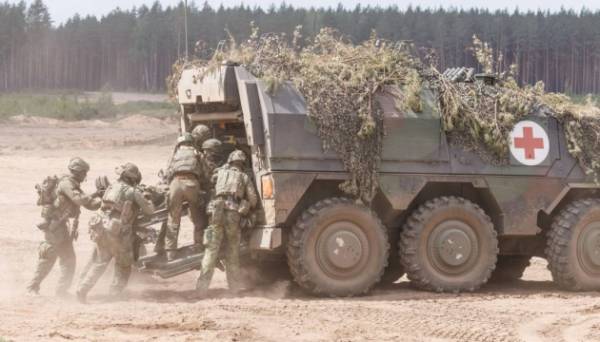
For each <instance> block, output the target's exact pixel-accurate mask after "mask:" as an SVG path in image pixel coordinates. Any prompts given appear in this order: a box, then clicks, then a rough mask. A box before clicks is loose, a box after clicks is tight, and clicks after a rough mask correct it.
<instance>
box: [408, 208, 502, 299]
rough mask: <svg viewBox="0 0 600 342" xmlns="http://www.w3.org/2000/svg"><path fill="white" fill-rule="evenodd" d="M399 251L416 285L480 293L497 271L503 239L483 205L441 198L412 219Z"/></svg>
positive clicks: (421, 209) (433, 288)
mask: <svg viewBox="0 0 600 342" xmlns="http://www.w3.org/2000/svg"><path fill="white" fill-rule="evenodd" d="M399 249H400V260H401V262H402V264H403V265H404V269H405V270H406V273H407V275H408V278H409V279H410V280H411V282H412V283H413V285H415V286H416V287H418V288H421V289H425V290H431V291H437V292H461V291H474V290H476V289H478V288H479V287H481V285H483V284H485V283H486V282H487V280H488V279H489V278H490V275H491V273H492V271H493V270H494V267H495V265H496V256H497V254H498V239H497V238H496V231H495V230H494V226H493V224H492V221H491V220H490V218H489V216H487V215H486V214H485V212H484V211H483V210H482V209H481V208H480V207H479V206H477V205H476V204H474V203H472V202H470V201H468V200H466V199H464V198H460V197H439V198H436V199H434V200H431V201H429V202H426V203H425V204H423V205H422V206H420V207H419V208H418V209H417V210H416V211H415V212H414V213H413V214H412V215H411V216H410V217H409V218H408V220H407V222H406V224H405V227H404V229H403V230H402V233H401V234H400V246H399Z"/></svg>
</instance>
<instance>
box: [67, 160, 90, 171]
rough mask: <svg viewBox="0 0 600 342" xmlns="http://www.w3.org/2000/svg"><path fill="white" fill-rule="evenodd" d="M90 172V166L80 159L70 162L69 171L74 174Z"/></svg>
mask: <svg viewBox="0 0 600 342" xmlns="http://www.w3.org/2000/svg"><path fill="white" fill-rule="evenodd" d="M89 170H90V164H88V163H87V162H86V161H85V160H83V159H81V158H79V157H75V158H73V159H71V160H70V161H69V171H71V172H73V173H85V172H88V171H89Z"/></svg>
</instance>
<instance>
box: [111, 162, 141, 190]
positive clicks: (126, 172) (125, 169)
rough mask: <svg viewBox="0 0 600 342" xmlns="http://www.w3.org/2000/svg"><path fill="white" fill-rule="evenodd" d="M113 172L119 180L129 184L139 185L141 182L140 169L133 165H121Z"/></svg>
mask: <svg viewBox="0 0 600 342" xmlns="http://www.w3.org/2000/svg"><path fill="white" fill-rule="evenodd" d="M115 172H116V173H117V175H118V176H119V178H120V179H122V180H124V181H125V182H127V183H130V184H135V185H137V184H140V182H141V181H142V174H141V173H140V169H139V168H138V167H137V166H136V165H135V164H133V163H126V164H123V165H121V166H119V167H117V168H116V169H115Z"/></svg>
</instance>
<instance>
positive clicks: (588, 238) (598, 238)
mask: <svg viewBox="0 0 600 342" xmlns="http://www.w3.org/2000/svg"><path fill="white" fill-rule="evenodd" d="M581 241H582V242H583V243H582V245H581V247H582V251H581V253H583V257H584V259H585V260H586V261H587V263H588V264H589V266H592V268H594V269H596V270H597V269H598V268H600V222H597V223H593V224H591V225H589V226H587V227H586V229H585V232H584V236H583V239H582V240H581Z"/></svg>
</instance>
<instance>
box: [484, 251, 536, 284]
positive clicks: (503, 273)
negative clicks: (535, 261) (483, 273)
mask: <svg viewBox="0 0 600 342" xmlns="http://www.w3.org/2000/svg"><path fill="white" fill-rule="evenodd" d="M530 260H531V256H529V255H499V256H498V262H496V269H495V270H494V272H492V277H491V278H490V282H496V283H507V282H512V281H515V280H519V279H521V277H523V272H525V269H526V268H527V267H528V266H529V265H530V264H531V263H530Z"/></svg>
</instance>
